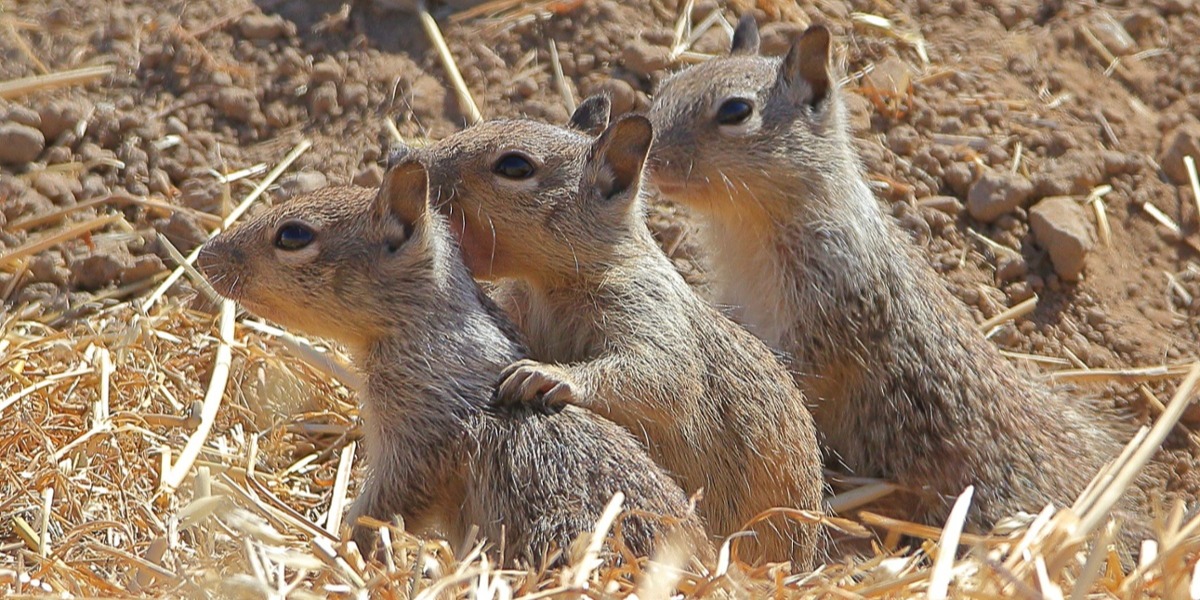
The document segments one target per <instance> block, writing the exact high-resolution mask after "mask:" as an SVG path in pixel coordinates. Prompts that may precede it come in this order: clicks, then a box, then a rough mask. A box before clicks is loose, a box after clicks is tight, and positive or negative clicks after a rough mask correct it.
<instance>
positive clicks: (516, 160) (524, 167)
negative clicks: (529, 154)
mask: <svg viewBox="0 0 1200 600" xmlns="http://www.w3.org/2000/svg"><path fill="white" fill-rule="evenodd" d="M492 172H493V173H495V174H497V175H499V176H501V177H506V178H508V179H528V178H530V177H532V176H533V163H532V162H530V160H529V159H528V158H525V157H524V156H521V155H520V154H517V153H516V152H509V153H508V154H505V155H504V156H501V157H500V158H499V159H497V160H496V164H494V165H492Z"/></svg>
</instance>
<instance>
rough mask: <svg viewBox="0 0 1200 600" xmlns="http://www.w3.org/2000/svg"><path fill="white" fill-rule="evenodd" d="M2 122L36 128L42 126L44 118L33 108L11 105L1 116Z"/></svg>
mask: <svg viewBox="0 0 1200 600" xmlns="http://www.w3.org/2000/svg"><path fill="white" fill-rule="evenodd" d="M0 121H7V122H10V123H20V124H22V125H28V126H30V127H34V128H37V127H41V126H42V116H41V115H40V114H38V113H37V111H35V110H33V109H32V108H29V107H26V106H21V105H20V104H11V105H9V107H8V110H6V111H4V114H3V115H2V116H0Z"/></svg>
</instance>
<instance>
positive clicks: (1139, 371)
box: [1050, 365, 1191, 383]
mask: <svg viewBox="0 0 1200 600" xmlns="http://www.w3.org/2000/svg"><path fill="white" fill-rule="evenodd" d="M1190 370H1191V365H1170V366H1168V365H1162V366H1157V367H1138V368H1133V369H1072V370H1069V371H1056V372H1054V373H1051V374H1050V379H1051V380H1052V381H1054V382H1055V383H1112V382H1121V383H1135V382H1139V381H1161V380H1164V379H1178V378H1180V377H1183V376H1184V375H1187V374H1188V372H1189V371H1190Z"/></svg>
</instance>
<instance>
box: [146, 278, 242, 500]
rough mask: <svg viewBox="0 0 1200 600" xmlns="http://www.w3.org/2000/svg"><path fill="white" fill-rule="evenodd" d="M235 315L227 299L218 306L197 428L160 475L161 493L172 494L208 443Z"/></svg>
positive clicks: (228, 358) (226, 371)
mask: <svg viewBox="0 0 1200 600" xmlns="http://www.w3.org/2000/svg"><path fill="white" fill-rule="evenodd" d="M235 315H236V309H235V308H234V305H233V302H232V301H231V300H225V301H223V302H222V303H221V341H220V344H219V345H218V346H217V353H216V356H215V357H214V358H213V368H212V377H211V378H210V379H209V382H208V391H207V392H206V393H205V394H204V404H203V408H202V409H201V412H200V425H199V426H198V427H196V431H194V432H193V433H192V435H191V437H189V438H188V441H187V444H186V445H184V447H183V451H182V452H180V454H179V459H178V460H176V461H175V464H174V465H172V466H171V470H170V471H169V472H167V473H164V474H163V482H162V491H163V493H165V494H172V493H174V492H175V490H177V489H179V486H180V485H181V484H182V483H183V479H184V477H186V476H187V474H188V472H189V471H191V468H192V463H194V462H196V457H197V456H199V455H200V449H201V448H203V447H204V444H205V442H207V441H208V434H209V432H210V431H212V426H213V422H214V421H215V420H216V418H217V410H218V409H219V408H220V407H221V399H222V398H224V397H225V383H226V382H227V381H228V380H229V366H230V363H231V362H232V361H233V354H232V350H231V349H230V347H229V344H230V341H231V340H232V339H233V319H234V316H235Z"/></svg>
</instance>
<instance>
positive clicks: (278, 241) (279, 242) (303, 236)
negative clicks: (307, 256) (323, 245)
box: [275, 223, 317, 250]
mask: <svg viewBox="0 0 1200 600" xmlns="http://www.w3.org/2000/svg"><path fill="white" fill-rule="evenodd" d="M316 237H317V234H316V232H315V231H313V230H312V228H310V227H308V226H307V225H303V224H300V223H284V224H283V226H281V227H280V228H279V230H278V231H276V232H275V247H276V248H279V249H280V250H300V249H301V248H304V247H305V246H307V245H309V244H311V243H312V241H313V240H314V239H316Z"/></svg>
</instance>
